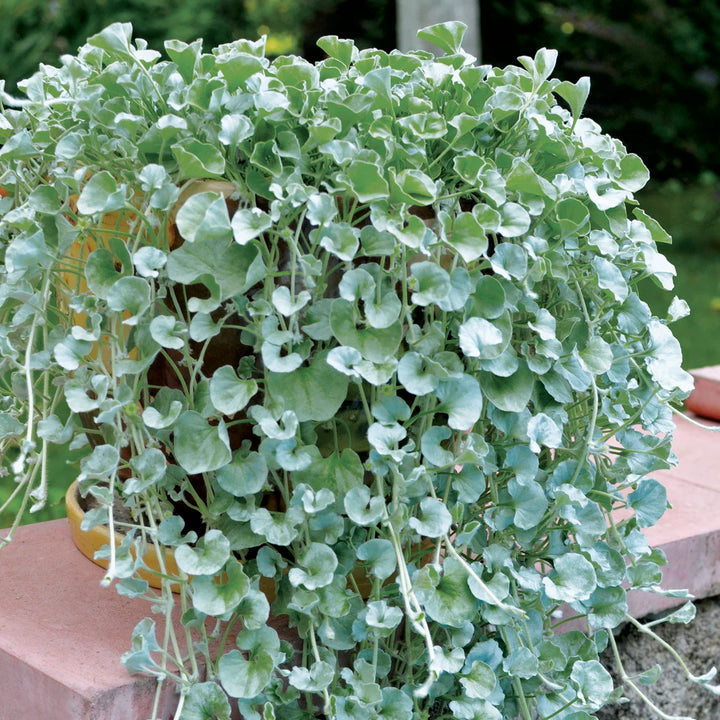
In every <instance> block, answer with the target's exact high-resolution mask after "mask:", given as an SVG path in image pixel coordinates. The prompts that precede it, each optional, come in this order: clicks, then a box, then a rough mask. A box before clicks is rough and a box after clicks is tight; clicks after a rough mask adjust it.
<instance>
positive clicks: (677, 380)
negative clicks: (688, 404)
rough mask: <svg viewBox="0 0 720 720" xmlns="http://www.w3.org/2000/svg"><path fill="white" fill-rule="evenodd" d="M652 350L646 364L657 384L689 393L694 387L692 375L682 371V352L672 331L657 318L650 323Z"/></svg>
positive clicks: (665, 388)
mask: <svg viewBox="0 0 720 720" xmlns="http://www.w3.org/2000/svg"><path fill="white" fill-rule="evenodd" d="M648 332H649V335H650V342H651V350H650V353H649V355H647V356H646V357H645V364H646V365H647V368H648V370H649V372H650V375H652V377H653V379H654V380H655V382H657V383H658V385H660V387H661V388H663V389H664V390H669V391H671V392H672V391H675V390H680V391H681V392H683V393H689V392H690V391H691V390H692V389H693V386H694V380H693V378H692V375H690V373H688V372H685V370H683V369H682V367H681V366H682V350H681V349H680V343H679V342H678V341H677V339H676V338H675V337H674V336H673V334H672V331H671V330H670V328H668V327H667V325H664V324H663V323H661V322H660V321H659V320H657V319H656V318H653V319H652V320H651V321H650V322H649V323H648Z"/></svg>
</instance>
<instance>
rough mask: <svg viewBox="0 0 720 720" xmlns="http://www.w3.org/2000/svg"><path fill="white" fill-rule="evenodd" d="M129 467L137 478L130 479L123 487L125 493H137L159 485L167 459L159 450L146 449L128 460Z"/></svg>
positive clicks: (163, 475)
mask: <svg viewBox="0 0 720 720" xmlns="http://www.w3.org/2000/svg"><path fill="white" fill-rule="evenodd" d="M130 467H132V469H133V471H134V472H135V473H137V475H139V476H140V477H139V478H136V477H133V478H130V479H129V480H128V481H127V482H126V483H125V486H124V487H123V492H125V493H139V492H142V491H143V490H146V489H147V488H149V487H152V486H153V485H156V484H157V483H159V482H160V481H161V480H162V479H163V477H165V472H166V470H167V459H166V458H165V455H164V454H163V453H162V451H161V450H158V449H157V448H146V449H145V450H143V451H142V452H141V453H140V454H138V455H135V456H134V457H132V458H130Z"/></svg>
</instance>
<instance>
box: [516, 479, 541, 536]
mask: <svg viewBox="0 0 720 720" xmlns="http://www.w3.org/2000/svg"><path fill="white" fill-rule="evenodd" d="M508 490H509V492H510V495H511V496H512V498H513V500H514V501H515V502H514V505H515V517H514V519H513V522H514V523H515V525H517V526H518V527H519V528H521V529H523V530H530V529H532V528H534V527H536V526H537V525H538V524H539V523H540V521H541V520H542V518H543V516H544V515H545V511H546V510H547V508H548V501H547V498H546V497H545V493H544V492H543V489H542V486H541V485H540V484H539V483H537V482H534V481H532V480H530V481H526V482H523V483H520V482H518V481H517V480H516V479H515V478H511V479H510V481H509V483H508Z"/></svg>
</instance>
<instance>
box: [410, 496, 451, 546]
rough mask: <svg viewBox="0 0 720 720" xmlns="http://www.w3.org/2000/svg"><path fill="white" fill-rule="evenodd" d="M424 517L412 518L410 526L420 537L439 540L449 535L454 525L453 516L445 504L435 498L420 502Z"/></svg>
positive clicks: (424, 499)
mask: <svg viewBox="0 0 720 720" xmlns="http://www.w3.org/2000/svg"><path fill="white" fill-rule="evenodd" d="M420 510H421V512H422V516H421V517H420V518H416V517H411V518H410V519H409V520H408V525H410V527H411V528H412V529H413V530H415V532H417V533H418V534H419V535H423V536H424V537H429V538H439V537H443V536H444V535H447V533H448V532H449V530H450V526H451V525H452V515H450V511H449V510H448V509H447V507H446V506H445V503H443V502H441V501H440V500H437V499H435V498H431V497H426V498H423V500H422V501H421V502H420Z"/></svg>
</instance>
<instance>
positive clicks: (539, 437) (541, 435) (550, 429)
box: [527, 413, 563, 453]
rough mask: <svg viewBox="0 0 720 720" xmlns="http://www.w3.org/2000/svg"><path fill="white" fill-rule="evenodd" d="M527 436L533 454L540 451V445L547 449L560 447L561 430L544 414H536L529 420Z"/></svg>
mask: <svg viewBox="0 0 720 720" xmlns="http://www.w3.org/2000/svg"><path fill="white" fill-rule="evenodd" d="M527 434H528V439H529V440H530V450H532V451H533V452H534V453H539V452H540V451H541V447H540V446H541V445H542V446H544V447H548V448H559V447H560V446H561V445H562V439H563V438H562V430H561V429H560V427H558V424H557V423H556V422H555V420H553V419H552V418H551V417H550V416H549V415H547V414H546V413H538V414H537V415H533V416H532V417H531V418H530V420H529V421H528V427H527Z"/></svg>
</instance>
